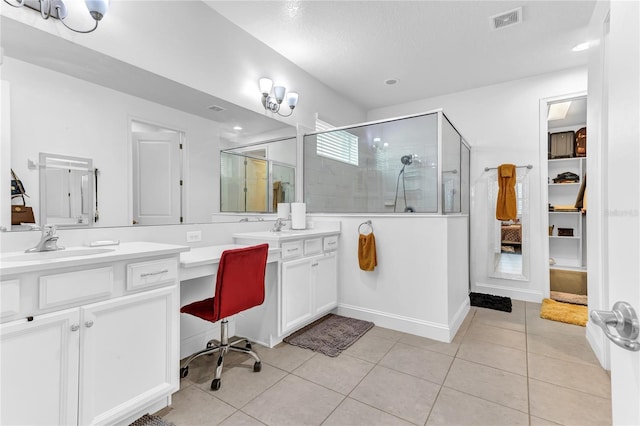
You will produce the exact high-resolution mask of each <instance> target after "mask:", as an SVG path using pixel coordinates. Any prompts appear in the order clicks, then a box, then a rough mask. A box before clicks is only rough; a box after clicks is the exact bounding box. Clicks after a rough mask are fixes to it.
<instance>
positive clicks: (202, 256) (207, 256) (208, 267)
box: [180, 244, 280, 281]
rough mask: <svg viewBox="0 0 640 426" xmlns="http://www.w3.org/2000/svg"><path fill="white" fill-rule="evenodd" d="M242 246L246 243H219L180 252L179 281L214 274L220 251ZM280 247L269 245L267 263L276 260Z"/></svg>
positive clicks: (245, 245) (220, 254)
mask: <svg viewBox="0 0 640 426" xmlns="http://www.w3.org/2000/svg"><path fill="white" fill-rule="evenodd" d="M242 247H248V245H247V244H221V245H215V246H206V247H195V248H192V249H191V250H190V251H187V252H184V253H180V281H184V280H190V279H193V278H199V277H204V276H207V275H215V274H216V273H217V270H218V263H219V262H220V257H221V256H222V252H223V251H225V250H232V249H237V248H242ZM279 253H280V249H279V248H275V247H269V257H268V258H267V263H270V262H277V261H278V257H279Z"/></svg>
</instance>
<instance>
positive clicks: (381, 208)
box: [303, 110, 470, 214]
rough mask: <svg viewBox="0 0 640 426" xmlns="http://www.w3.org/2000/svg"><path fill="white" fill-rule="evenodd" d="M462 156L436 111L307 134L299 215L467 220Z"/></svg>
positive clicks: (461, 143) (455, 135)
mask: <svg viewBox="0 0 640 426" xmlns="http://www.w3.org/2000/svg"><path fill="white" fill-rule="evenodd" d="M469 154H470V150H469V146H468V144H467V143H466V141H465V140H464V139H463V138H462V136H461V135H460V133H459V132H458V131H457V130H456V129H455V127H454V126H453V125H452V124H451V122H450V121H449V119H448V118H447V117H446V115H445V114H444V113H443V112H442V110H437V111H433V112H429V113H424V114H419V115H413V116H408V117H401V118H394V119H389V120H383V121H377V122H372V123H365V124H361V125H355V126H350V127H341V128H336V129H332V130H328V131H323V132H317V133H311V134H307V135H305V136H304V167H303V170H304V180H303V181H304V200H305V202H306V203H307V211H308V212H311V213H401V214H404V213H408V214H410V213H431V214H451V213H462V214H468V213H469V159H470V155H469Z"/></svg>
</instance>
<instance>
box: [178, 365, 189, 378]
mask: <svg viewBox="0 0 640 426" xmlns="http://www.w3.org/2000/svg"><path fill="white" fill-rule="evenodd" d="M188 375H189V367H188V366H187V367H182V368H181V369H180V378H181V379H184V378H185V377H187V376H188Z"/></svg>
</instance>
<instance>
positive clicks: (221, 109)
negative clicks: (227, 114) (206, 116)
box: [207, 105, 225, 112]
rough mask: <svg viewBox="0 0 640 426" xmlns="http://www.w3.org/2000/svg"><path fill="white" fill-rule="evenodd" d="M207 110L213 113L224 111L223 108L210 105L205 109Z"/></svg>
mask: <svg viewBox="0 0 640 426" xmlns="http://www.w3.org/2000/svg"><path fill="white" fill-rule="evenodd" d="M207 109H210V110H211V111H213V112H221V111H224V110H225V108H222V107H221V106H218V105H211V106H210V107H207Z"/></svg>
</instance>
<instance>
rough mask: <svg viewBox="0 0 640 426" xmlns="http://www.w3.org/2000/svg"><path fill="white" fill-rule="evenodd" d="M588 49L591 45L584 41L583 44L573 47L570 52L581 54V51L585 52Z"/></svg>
mask: <svg viewBox="0 0 640 426" xmlns="http://www.w3.org/2000/svg"><path fill="white" fill-rule="evenodd" d="M590 47H591V43H589V42H588V41H585V42H584V43H580V44H577V45H575V46H574V47H573V49H571V50H573V51H574V52H582V51H583V50H587V49H588V48H590Z"/></svg>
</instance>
